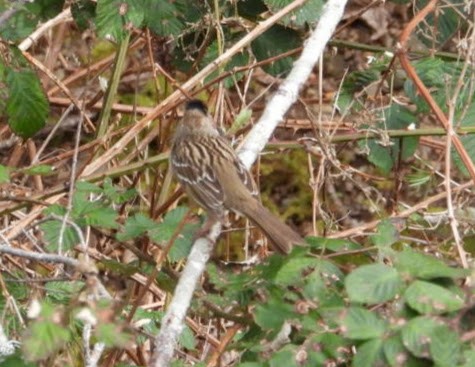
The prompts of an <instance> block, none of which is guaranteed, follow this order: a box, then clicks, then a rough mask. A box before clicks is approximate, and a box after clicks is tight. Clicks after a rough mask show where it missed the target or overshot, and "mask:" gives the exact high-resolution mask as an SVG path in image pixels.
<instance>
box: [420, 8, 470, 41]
mask: <svg viewBox="0 0 475 367" xmlns="http://www.w3.org/2000/svg"><path fill="white" fill-rule="evenodd" d="M427 2H428V1H427V0H417V1H416V2H415V6H416V7H417V8H418V9H421V8H423V7H424V6H426V4H427ZM457 4H458V3H457V2H456V1H455V0H448V1H447V9H444V13H443V16H439V15H434V14H433V13H429V14H428V15H427V17H426V18H425V21H424V22H421V23H418V25H417V28H418V29H417V34H418V37H420V39H421V41H423V42H424V44H425V45H426V46H427V47H430V48H440V47H443V46H444V45H445V44H446V43H447V42H450V41H451V40H452V39H453V37H454V36H455V34H456V32H457V31H458V30H459V29H460V27H463V26H464V24H466V20H467V18H466V17H467V16H468V14H467V12H466V11H465V8H464V7H460V6H457ZM467 9H468V8H467ZM434 28H437V32H432V30H433V29H434Z"/></svg>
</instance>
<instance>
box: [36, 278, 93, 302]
mask: <svg viewBox="0 0 475 367" xmlns="http://www.w3.org/2000/svg"><path fill="white" fill-rule="evenodd" d="M83 288H84V282H82V281H69V282H48V283H46V284H45V289H46V294H47V295H48V297H49V298H50V299H51V300H54V301H55V302H58V303H63V304H67V303H68V302H69V301H70V300H71V298H72V297H77V295H78V294H79V291H80V290H81V289H83Z"/></svg>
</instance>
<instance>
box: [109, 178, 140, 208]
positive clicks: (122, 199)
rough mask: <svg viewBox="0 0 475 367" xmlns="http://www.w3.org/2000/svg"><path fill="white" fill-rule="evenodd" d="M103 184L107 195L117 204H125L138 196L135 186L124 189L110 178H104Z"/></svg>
mask: <svg viewBox="0 0 475 367" xmlns="http://www.w3.org/2000/svg"><path fill="white" fill-rule="evenodd" d="M103 186H104V189H103V191H104V194H105V195H106V197H108V198H109V199H110V200H111V201H113V202H114V203H116V204H124V203H126V202H128V201H129V200H132V199H133V198H135V197H136V196H137V190H136V189H135V188H133V189H128V190H124V189H122V188H121V187H118V186H117V185H113V183H112V180H111V179H110V178H106V179H105V180H104V184H103Z"/></svg>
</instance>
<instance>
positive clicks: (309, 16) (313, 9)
mask: <svg viewBox="0 0 475 367" xmlns="http://www.w3.org/2000/svg"><path fill="white" fill-rule="evenodd" d="M264 2H265V4H266V5H267V6H268V7H269V9H270V10H271V11H272V12H273V13H276V12H278V11H279V10H281V9H282V8H284V7H286V6H287V5H289V4H290V3H291V2H292V0H265V1H264ZM322 7H323V2H322V1H321V0H308V1H306V2H305V4H304V5H303V6H301V7H299V8H298V9H297V10H294V11H293V12H292V13H290V14H289V15H286V16H285V17H284V18H282V19H281V22H282V23H283V24H284V25H285V26H298V27H301V26H303V25H305V24H306V23H310V24H313V23H315V22H317V21H318V19H319V18H320V14H321V12H322Z"/></svg>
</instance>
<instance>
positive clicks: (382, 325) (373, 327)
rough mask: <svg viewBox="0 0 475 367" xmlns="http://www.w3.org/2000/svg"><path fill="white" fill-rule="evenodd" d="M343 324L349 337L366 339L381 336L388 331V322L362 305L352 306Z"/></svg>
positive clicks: (342, 321)
mask: <svg viewBox="0 0 475 367" xmlns="http://www.w3.org/2000/svg"><path fill="white" fill-rule="evenodd" d="M341 326H342V328H343V330H344V332H345V335H346V336H347V337H348V338H351V339H355V340H365V339H372V338H381V337H382V336H383V335H384V333H385V332H386V328H387V324H386V322H385V321H384V320H382V319H380V318H379V316H377V315H376V313H374V312H371V311H368V310H366V309H364V308H360V307H350V308H349V309H348V310H347V312H346V314H345V315H344V317H343V319H342V320H341Z"/></svg>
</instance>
